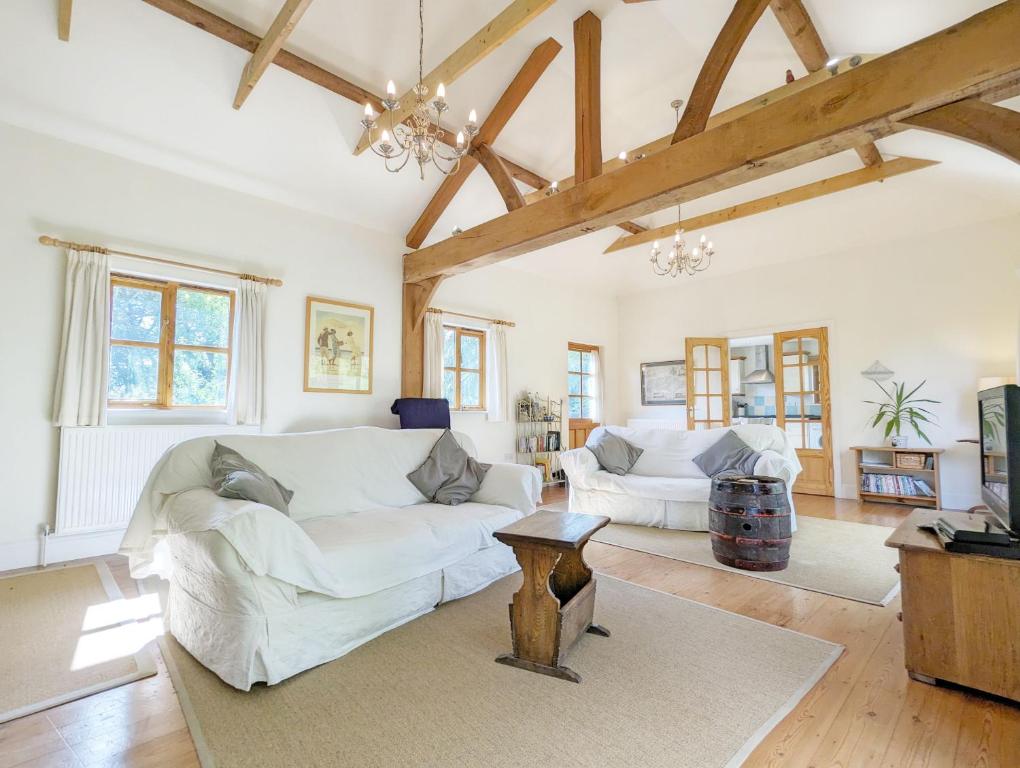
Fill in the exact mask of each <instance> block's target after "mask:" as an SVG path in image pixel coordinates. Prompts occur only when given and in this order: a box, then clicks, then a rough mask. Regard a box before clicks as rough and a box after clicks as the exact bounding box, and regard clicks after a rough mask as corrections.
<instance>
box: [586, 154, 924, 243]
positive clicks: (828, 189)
mask: <svg viewBox="0 0 1020 768" xmlns="http://www.w3.org/2000/svg"><path fill="white" fill-rule="evenodd" d="M932 165H938V161H936V160H922V159H920V158H916V157H898V158H895V159H892V160H886V161H885V162H883V163H882V164H881V165H876V166H870V167H867V168H860V169H858V170H856V171H850V172H849V173H841V174H839V175H838V176H830V177H828V178H825V179H821V180H819V181H813V182H811V183H810V184H803V185H801V186H799V187H793V188H792V189H786V190H783V191H782V192H777V193H776V194H774V195H766V196H765V197H759V198H757V199H755V200H748V201H747V202H745V203H738V204H736V205H731V206H729V207H728V208H722V209H720V210H718V211H712V212H711V213H705V214H702V215H700V216H693V217H691V218H689V219H684V220H683V221H681V222H680V226H681V227H682V228H683V229H684V230H685V231H687V232H693V231H696V230H699V229H704V228H705V227H711V226H714V225H717V224H724V223H726V222H728V221H735V220H737V219H743V218H746V217H747V216H755V215H757V214H759V213H766V212H768V211H774V210H777V209H779V208H785V207H786V206H788V205H795V204H796V203H802V202H805V201H807V200H815V199H817V198H819V197H824V196H825V195H831V194H833V193H835V192H842V191H843V190H846V189H853V188H854V187H859V186H862V185H864V184H872V183H874V182H880V181H884V180H885V179H888V178H892V177H893V176H899V175H900V174H904V173H910V172H912V171H919V170H921V169H922V168H928V167H930V166H932ZM676 227H677V225H676V223H675V222H674V223H670V224H665V225H663V226H661V227H656V228H654V229H649V230H647V231H646V232H642V233H640V234H638V235H628V236H624V237H621V238H619V239H617V240H615V241H613V243H612V244H611V245H610V246H609V247H608V248H606V250H605V251H604V253H613V252H614V251H622V250H624V249H626V248H633V247H634V246H637V245H643V244H644V243H650V242H652V241H654V240H662V239H667V238H671V237H673V233H674V231H675V230H676Z"/></svg>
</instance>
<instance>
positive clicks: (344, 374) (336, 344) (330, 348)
mask: <svg viewBox="0 0 1020 768" xmlns="http://www.w3.org/2000/svg"><path fill="white" fill-rule="evenodd" d="M374 321H375V309H374V308H373V307H370V306H367V305H365V304H351V303H350V302H346V301H337V300H335V299H324V298H321V297H319V296H309V297H308V298H307V299H306V300H305V392H343V393H347V394H358V395H370V394H372V332H373V324H374Z"/></svg>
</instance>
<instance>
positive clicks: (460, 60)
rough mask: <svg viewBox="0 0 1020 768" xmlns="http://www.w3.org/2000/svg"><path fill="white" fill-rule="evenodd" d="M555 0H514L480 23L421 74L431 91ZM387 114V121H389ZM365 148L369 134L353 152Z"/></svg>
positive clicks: (408, 97) (401, 113)
mask: <svg viewBox="0 0 1020 768" xmlns="http://www.w3.org/2000/svg"><path fill="white" fill-rule="evenodd" d="M553 2H554V0H513V2H511V3H510V5H508V6H507V7H506V8H504V9H503V10H502V11H501V12H500V14H499V15H498V16H496V18H494V19H493V20H492V21H490V22H489V23H488V24H486V25H485V26H484V27H482V28H481V29H480V30H478V32H476V33H475V34H474V35H473V36H472V37H471V38H470V39H469V40H467V41H466V42H465V43H464V44H463V45H462V46H460V48H458V49H457V50H456V51H454V52H453V53H451V54H450V55H449V56H448V57H447V58H446V60H445V61H443V62H442V63H441V64H440V65H439V66H438V67H436V68H435V69H433V70H432V71H431V72H429V73H428V74H427V75H425V77H424V78H422V82H424V83H425V85H426V87H427V88H428V89H429V92H430V93H435V92H436V88H437V86H438V85H439V84H440V83H444V84H445V85H446V86H447V87H449V86H450V85H451V84H452V83H453V82H454V81H455V80H456V79H457V78H458V77H460V76H461V75H462V74H464V73H465V72H466V71H467V70H469V69H470V68H471V67H473V66H474V65H475V64H477V63H478V62H479V61H481V60H482V59H484V58H485V57H486V56H488V55H489V54H490V53H492V52H493V51H494V50H496V49H497V48H498V47H499V46H501V45H502V44H503V43H505V42H506V41H507V40H509V39H510V38H511V37H513V36H514V35H515V34H516V33H517V31H518V30H519V29H520V28H521V27H523V26H524V25H525V24H527V23H528V22H529V21H531V20H532V19H534V18H535V17H536V16H538V15H539V14H540V13H542V11H544V10H545V9H546V8H548V7H549V6H550V5H552V4H553ZM414 104H415V101H414V92H413V91H411V90H409V91H408V92H407V93H405V94H404V95H403V96H401V97H400V106H399V107H397V109H395V110H394V111H393V123H394V125H396V124H397V123H402V122H404V120H406V119H407V118H408V117H410V116H411V112H412V111H414ZM389 119H390V118H389V116H387V117H386V121H387V122H389ZM366 149H368V134H367V132H366V133H365V134H364V135H362V137H361V139H360V140H359V141H358V145H357V147H355V149H354V154H356V155H359V154H361V153H362V152H364V151H365V150H366Z"/></svg>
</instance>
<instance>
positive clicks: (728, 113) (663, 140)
mask: <svg viewBox="0 0 1020 768" xmlns="http://www.w3.org/2000/svg"><path fill="white" fill-rule="evenodd" d="M860 58H861V61H862V62H864V61H871V60H872V59H875V58H877V56H875V55H872V54H862V55H861V57H860ZM849 69H851V67H850V64H849V59H848V58H847V59H843V60H842V61H840V63H839V69H838V72H839V73H843V72H846V71H848V70H849ZM829 77H830V75H829V73H828V72H827V71H825V70H822V71H821V72H816V73H813V74H810V75H807V76H806V77H802V78H800V79H798V80H794V81H793V82H792V83H788V84H786V85H783V86H780V87H779V88H774V89H773V90H771V91H769V92H767V93H763V94H762V95H761V96H757V97H755V98H753V99H751V100H750V101H745V102H743V103H742V104H738V105H736V106H735V107H731V108H730V109H727V110H724V111H723V112H718V113H716V114H714V115H712V116H711V117H710V118H708V125H707V128H708V129H712V128H717V127H718V126H720V125H724V124H725V123H728V122H731V121H733V120H736V119H737V118H738V117H742V116H743V115H746V114H747V113H748V112H753V111H754V110H756V109H761V108H762V107H764V106H766V105H768V104H774V103H775V102H777V101H780V100H782V99H786V98H789V97H790V96H793V95H794V94H796V93H800V92H801V91H803V90H804V89H805V88H808V87H810V86H812V85H815V84H816V83H820V82H822V81H823V80H828V79H829ZM672 138H673V134H669V135H667V136H662V137H660V138H658V139H655V140H654V141H650V142H648V143H647V144H642V145H641V146H640V147H636V148H635V149H632V150H630V151H629V152H628V153H627V157H628V158H629V159H628V160H620V159H619V157H616V156H613V157H611V158H608V159H605V160H603V161H602V171H603V173H608V172H609V171H615V170H616V169H617V168H622V167H623V166H624V165H626V164H627V163H628V162H632V161H633V160H636V159H639V158H641V157H648V156H649V155H653V154H655V153H656V152H661V151H662V150H664V149H668V148H669V146H670V142H671V140H672ZM572 186H574V177H573V176H568V177H566V178H564V179H560V180H559V181H558V182H557V187H558V189H559V190H560V191H564V190H567V189H570V188H571V187H572ZM545 196H546V194H545V192H529V193H528V194H527V195H525V197H524V199H525V201H526V202H528V203H529V204H530V203H533V202H535V201H536V200H541V199H542V198H544V197H545Z"/></svg>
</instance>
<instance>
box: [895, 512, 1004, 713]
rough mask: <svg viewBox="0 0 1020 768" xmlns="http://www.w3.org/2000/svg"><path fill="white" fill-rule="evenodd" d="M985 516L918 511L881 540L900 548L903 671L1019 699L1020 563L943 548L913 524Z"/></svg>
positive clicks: (918, 677) (925, 679)
mask: <svg viewBox="0 0 1020 768" xmlns="http://www.w3.org/2000/svg"><path fill="white" fill-rule="evenodd" d="M939 517H945V518H947V519H948V520H949V521H950V522H953V521H954V520H956V521H957V522H958V523H961V522H963V521H966V520H978V519H981V518H983V517H984V516H983V515H978V514H971V513H968V512H945V511H941V510H937V509H915V510H914V511H913V512H911V513H910V515H909V517H907V518H906V519H905V520H904V521H903V522H902V523H901V524H900V526H899V527H898V528H897V529H896V530H895V531H894V532H893V534H892V535H891V536H890V537H889V539H888V540H887V541H886V546H888V547H894V548H896V549H898V550H899V554H900V562H899V566H898V568H899V572H900V579H901V580H902V588H903V612H902V614H901V618H902V620H903V641H904V642H903V644H904V651H905V656H906V665H907V672H908V673H909V674H910V676H911V677H912V678H913V679H915V680H919V681H921V682H925V683H932V684H934V683H936V682H938V681H939V680H946V681H949V682H953V683H958V684H959V685H965V686H967V687H968V688H976V689H977V690H979V691H985V692H986V693H993V694H996V695H998V696H1004V697H1005V698H1007V699H1012V700H1013V701H1020V560H1004V559H1000V558H995V557H984V556H981V555H963V554H955V553H951V552H946V551H945V550H944V549H943V548H942V545H941V543H940V542H939V540H938V538H937V537H936V536H935V534H933V533H931V532H929V531H922V530H918V528H917V525H918V524H919V523H922V522H931V521H934V520H935V519H937V518H939Z"/></svg>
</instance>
